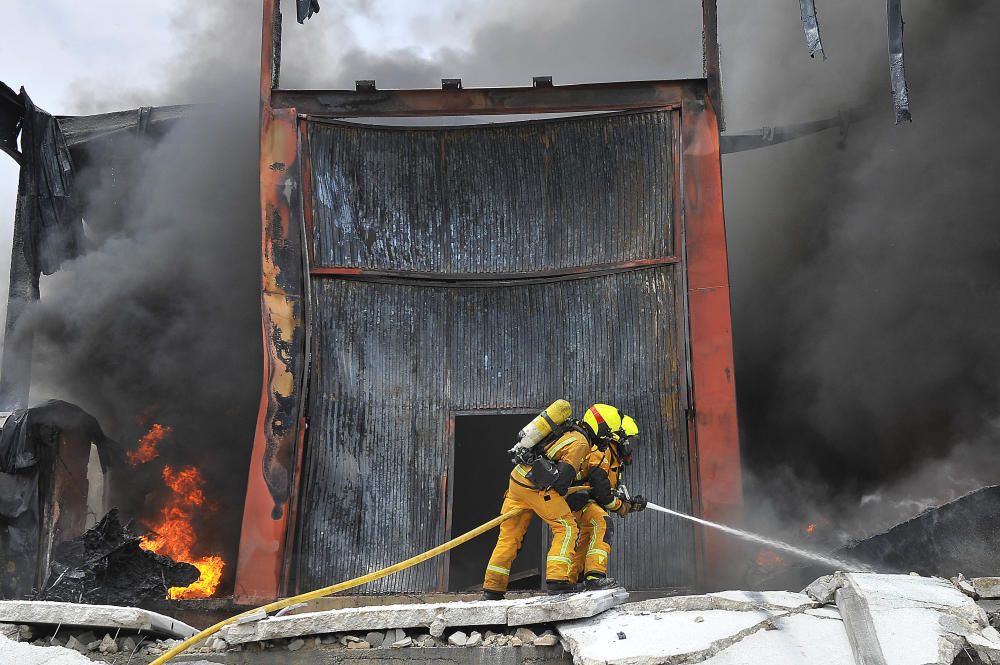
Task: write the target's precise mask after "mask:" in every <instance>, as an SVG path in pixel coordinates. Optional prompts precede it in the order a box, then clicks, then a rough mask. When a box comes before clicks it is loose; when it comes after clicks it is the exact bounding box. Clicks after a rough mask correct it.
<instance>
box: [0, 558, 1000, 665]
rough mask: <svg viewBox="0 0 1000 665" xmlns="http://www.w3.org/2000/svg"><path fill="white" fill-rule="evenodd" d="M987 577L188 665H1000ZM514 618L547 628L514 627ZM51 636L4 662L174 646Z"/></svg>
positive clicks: (566, 605)
mask: <svg viewBox="0 0 1000 665" xmlns="http://www.w3.org/2000/svg"><path fill="white" fill-rule="evenodd" d="M981 579H986V578H973V579H972V580H967V581H966V580H964V579H963V580H959V579H958V578H956V580H955V581H951V582H950V581H948V580H944V579H940V578H933V577H920V576H916V575H884V574H875V573H836V574H834V575H829V576H825V577H822V578H819V579H817V580H816V581H815V582H813V583H812V584H811V585H809V587H808V588H807V589H806V590H804V591H803V592H802V593H792V592H788V591H764V592H748V591H725V592H720V593H709V594H704V595H691V596H673V597H667V598H658V599H652V600H644V601H641V602H632V603H626V602H624V601H625V600H626V598H625V594H624V593H622V592H621V591H620V590H619V592H618V593H614V592H590V593H581V594H571V595H567V596H556V597H544V596H539V597H534V598H523V599H518V600H511V601H499V602H481V601H472V602H449V603H445V602H439V603H427V604H424V605H416V604H411V605H381V606H370V607H359V608H348V609H338V610H330V611H327V612H306V613H303V614H291V615H285V616H282V617H275V618H271V619H262V620H257V621H252V622H250V623H247V624H242V625H238V626H235V627H234V628H238V629H239V631H236V632H234V631H233V630H230V631H224V632H223V633H220V634H218V635H216V636H213V637H212V638H210V639H209V640H207V641H205V642H203V643H202V644H200V645H197V646H196V647H194V648H193V649H191V650H190V652H189V653H188V654H187V656H186V659H185V660H187V661H189V662H190V659H198V658H201V659H204V661H205V662H219V663H235V662H237V661H238V662H240V663H250V664H259V665H268V664H270V663H284V664H287V665H299V664H303V665H304V664H306V663H313V662H317V663H318V662H322V663H328V664H333V663H355V664H360V663H367V662H371V663H375V662H384V661H392V662H397V661H399V662H402V661H411V662H426V661H427V660H428V659H431V660H434V661H435V662H439V663H440V664H441V665H446V664H447V663H456V664H460V665H479V664H480V663H483V664H485V663H512V664H513V663H519V662H532V663H535V664H536V665H556V664H557V663H561V664H564V665H567V664H568V663H570V662H573V663H575V665H598V664H602V665H604V664H607V665H647V664H648V665H652V664H653V663H662V664H666V665H674V664H676V665H681V664H685V665H686V664H689V663H705V664H707V665H746V664H748V663H768V664H769V665H797V664H798V663H810V664H819V665H929V664H940V665H946V664H948V663H952V662H953V661H955V659H956V658H957V657H958V656H960V655H962V654H964V657H965V661H964V662H975V663H984V664H986V665H1000V633H998V632H997V630H996V629H995V627H992V626H991V625H990V623H989V621H990V618H992V617H993V616H994V615H996V613H997V612H1000V600H995V599H990V598H982V599H978V600H977V599H975V598H973V597H972V596H971V595H969V593H968V590H967V589H966V590H965V591H962V590H960V589H959V582H967V583H968V585H969V586H970V587H971V588H973V589H982V590H983V591H986V592H989V591H987V590H988V589H991V588H992V586H990V585H991V583H989V582H980V584H979V585H978V586H977V585H976V582H977V580H981ZM991 579H992V578H991ZM962 586H964V585H962ZM84 607H86V606H80V608H78V609H82V608H84ZM418 608H419V609H418ZM514 608H517V609H518V611H517V612H512V610H513V609H514ZM525 608H528V609H530V612H528V609H525ZM540 608H542V609H540ZM519 612H523V616H537V617H539V620H538V621H535V622H532V623H525V624H522V625H511V624H510V623H509V621H510V618H511V617H512V616H514V617H521V616H522V614H519ZM532 613H533V614H532ZM574 614H575V615H576V616H572V615H574ZM567 615H570V616H571V618H560V617H566V616H567ZM364 618H368V619H370V620H371V621H370V623H368V624H365V623H364V621H363V619H364ZM74 620H75V619H74ZM515 620H516V621H521V620H522V619H521V618H516V619H515ZM393 622H396V623H397V625H389V624H391V623H393ZM465 622H468V623H465ZM55 628H56V627H55V626H50V627H49V629H48V632H46V629H45V628H44V627H42V626H40V625H38V624H33V625H27V624H6V625H5V624H0V662H17V663H25V664H27V665H34V664H35V663H39V664H40V663H43V662H44V663H53V664H55V665H80V664H82V663H87V662H93V661H105V662H112V660H114V659H116V658H123V659H124V660H127V661H129V662H132V663H135V665H141V664H142V663H148V662H149V660H151V659H152V658H155V657H156V656H157V655H159V654H162V653H163V652H165V651H166V650H167V649H169V648H170V647H171V646H173V645H175V644H177V640H176V639H163V640H156V639H151V638H150V637H149V636H144V635H140V634H127V633H126V632H125V631H123V632H120V633H116V632H109V631H105V630H97V629H87V628H86V627H80V626H76V627H73V628H72V629H67V627H66V626H65V625H64V626H63V627H62V629H61V630H55ZM296 631H298V632H296ZM257 638H259V639H257ZM5 649H6V651H5ZM425 649H433V650H434V652H433V653H434V655H433V656H431V655H430V654H429V653H428V652H426V651H424V650H425ZM15 650H16V651H15ZM234 652H239V653H234ZM40 654H41V655H40ZM970 657H971V660H969V658H970ZM57 659H58V660H57ZM234 659H235V660H234ZM115 662H117V661H115Z"/></svg>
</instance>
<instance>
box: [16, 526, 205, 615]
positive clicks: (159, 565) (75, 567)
mask: <svg viewBox="0 0 1000 665" xmlns="http://www.w3.org/2000/svg"><path fill="white" fill-rule="evenodd" d="M129 527H130V525H128V524H122V523H121V520H120V519H119V517H118V511H117V509H112V510H111V511H110V512H109V513H108V514H107V515H105V516H104V518H103V519H101V521H100V522H98V523H97V524H95V525H94V526H93V527H92V528H91V529H90V530H89V531H87V532H86V533H85V534H83V535H82V536H80V537H79V538H74V539H73V540H70V541H67V542H65V543H62V544H60V545H59V547H57V548H56V550H55V552H54V554H53V557H52V563H51V564H50V567H49V576H48V579H47V580H46V582H45V585H44V587H43V588H42V589H41V590H40V591H39V592H38V594H37V595H36V600H53V601H63V602H70V603H87V604H108V605H125V606H134V605H138V604H139V603H141V602H143V601H144V600H148V599H153V598H166V596H167V589H169V588H170V587H184V586H188V585H189V584H191V583H192V582H194V581H196V580H197V579H198V577H199V575H200V573H199V572H198V569H197V568H195V567H194V566H192V565H191V564H188V563H181V562H178V561H174V560H172V559H170V558H168V557H165V556H160V555H158V554H153V553H152V552H147V551H146V550H144V549H142V548H140V547H139V542H140V541H141V537H140V536H137V535H135V534H134V533H132V532H131V530H130V528H129Z"/></svg>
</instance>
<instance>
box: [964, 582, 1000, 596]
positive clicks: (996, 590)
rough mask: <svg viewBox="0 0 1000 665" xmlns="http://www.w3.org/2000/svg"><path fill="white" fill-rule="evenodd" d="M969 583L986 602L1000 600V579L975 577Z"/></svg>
mask: <svg viewBox="0 0 1000 665" xmlns="http://www.w3.org/2000/svg"><path fill="white" fill-rule="evenodd" d="M968 581H969V582H970V583H971V584H972V588H973V589H975V590H976V595H978V596H979V597H980V598H983V599H985V600H993V599H997V598H1000V577H974V578H972V579H971V580H968Z"/></svg>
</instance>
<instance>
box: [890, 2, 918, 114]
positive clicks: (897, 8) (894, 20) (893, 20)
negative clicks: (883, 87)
mask: <svg viewBox="0 0 1000 665" xmlns="http://www.w3.org/2000/svg"><path fill="white" fill-rule="evenodd" d="M886 13H887V17H888V22H889V80H890V81H891V82H892V103H893V106H895V108H896V124H897V125H898V124H899V123H901V122H912V121H913V117H912V116H911V115H910V91H909V88H908V87H907V85H906V67H905V66H904V63H903V9H902V0H888V5H887V8H886Z"/></svg>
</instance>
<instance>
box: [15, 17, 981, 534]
mask: <svg viewBox="0 0 1000 665" xmlns="http://www.w3.org/2000/svg"><path fill="white" fill-rule="evenodd" d="M29 4H30V5H34V6H33V7H29V6H28V5H29ZM147 4H155V5H156V6H145V5H128V6H125V5H124V4H122V3H112V2H108V1H105V2H91V3H87V4H86V6H83V5H80V4H79V3H75V2H71V1H70V0H61V1H59V2H56V1H50V2H46V3H18V4H17V6H15V7H11V8H8V9H7V12H6V19H7V25H9V26H16V28H15V29H12V30H10V31H9V34H10V35H12V38H8V39H6V40H5V43H4V45H3V51H2V52H0V56H2V57H0V79H2V80H4V81H5V82H6V83H8V84H9V85H11V86H12V87H15V89H16V87H17V86H19V85H22V84H23V85H25V86H26V87H27V88H28V90H29V92H30V93H31V94H32V95H33V98H34V100H35V102H36V103H37V104H38V105H39V106H41V107H42V108H45V109H46V110H49V111H50V112H53V113H57V114H59V113H62V114H79V113H90V112H100V111H106V110H115V109H120V108H129V107H134V106H137V105H155V104H165V103H185V102H192V101H211V100H213V99H217V98H218V97H220V96H224V97H232V96H235V97H242V96H244V95H246V96H247V97H252V95H253V94H254V92H255V85H256V76H257V72H256V66H257V62H258V60H257V57H258V56H257V54H258V48H259V34H258V31H259V22H260V19H259V9H258V7H257V6H256V5H257V3H256V2H246V1H245V0H226V1H217V2H212V3H206V2H197V1H195V0H187V1H186V2H178V3H147ZM322 5H323V10H322V11H321V12H320V13H319V14H318V15H317V16H315V17H314V18H313V19H312V20H311V21H309V22H308V23H307V24H306V25H305V26H299V25H297V24H295V23H294V21H293V19H292V16H293V15H294V9H293V8H292V6H291V4H290V3H289V4H288V6H287V7H286V10H285V14H286V24H285V31H284V35H285V42H286V50H285V56H284V60H283V78H282V84H283V86H284V87H351V86H352V85H353V81H354V80H355V79H359V78H375V79H377V80H378V82H379V85H380V86H383V87H421V86H433V85H436V84H437V82H438V80H439V79H440V78H442V77H453V76H460V77H462V78H463V79H464V80H465V82H466V84H467V85H497V84H499V85H504V84H506V85H518V84H525V83H526V82H528V81H530V79H531V76H533V75H542V74H548V75H552V76H554V78H555V81H556V82H557V83H569V82H577V81H600V80H615V79H645V78H675V77H687V76H698V75H699V74H700V69H701V55H700V23H699V15H700V3H699V2H698V1H697V0H631V1H629V2H618V3H610V2H605V1H601V0H551V1H549V2H545V3H538V2H533V1H529V0H510V1H508V2H486V1H485V0H464V1H461V2H459V1H458V0H441V1H439V2H436V3H433V4H431V3H412V2H407V1H406V0H345V1H343V2H335V1H334V0H324V1H323V2H322ZM427 5H431V6H429V7H428V6H427ZM817 5H818V9H819V14H820V23H821V27H822V30H823V38H824V42H825V45H826V49H827V53H828V55H829V60H827V61H822V60H814V59H810V58H809V57H808V55H807V53H806V50H805V45H804V39H803V36H802V31H801V27H800V25H799V17H798V11H797V9H798V8H797V7H795V6H794V3H789V2H787V1H779V0H757V1H756V2H753V3H747V2H741V1H739V0H723V1H722V2H720V24H721V26H720V28H721V42H722V49H723V76H724V92H725V112H726V121H727V125H728V128H729V129H730V130H740V129H751V128H754V127H759V126H761V125H765V124H767V125H780V124H783V123H790V122H798V121H803V120H809V119H814V118H818V117H826V116H830V115H833V114H835V113H836V111H837V110H838V109H843V108H848V107H852V106H856V105H865V106H868V105H875V106H876V107H878V108H880V109H881V112H880V113H878V114H877V115H876V116H874V117H873V118H872V119H870V120H868V121H866V122H864V123H859V124H855V125H854V126H852V127H851V129H850V136H849V138H848V141H847V146H846V148H845V149H838V148H837V147H835V136H833V135H831V134H830V133H827V134H823V135H818V136H815V137H810V138H807V139H802V140H800V141H797V142H795V143H793V144H788V145H784V146H778V147H774V148H768V149H765V150H760V151H756V152H754V153H748V154H741V155H733V156H730V157H727V158H726V159H725V160H724V164H723V167H724V179H725V189H726V219H727V227H728V230H729V250H730V265H731V273H732V283H733V299H734V300H733V305H734V327H735V336H736V339H735V344H736V355H737V365H736V377H737V383H738V386H739V398H740V412H741V425H742V429H743V431H742V442H743V447H744V454H745V456H746V458H747V460H748V463H749V472H748V487H749V492H750V493H749V494H748V506H750V507H751V508H754V510H751V511H749V512H751V513H753V515H756V516H760V515H764V516H766V518H767V520H768V521H771V522H782V523H784V522H787V523H789V524H794V523H796V522H797V521H798V520H800V519H802V518H805V517H807V515H806V513H807V512H814V513H820V514H825V515H826V516H827V517H829V518H830V519H831V520H832V521H834V522H836V523H838V524H839V526H841V527H842V528H843V529H845V530H846V531H848V532H849V533H851V534H854V535H857V534H859V533H861V532H864V531H866V530H871V529H874V528H877V527H878V526H882V525H885V524H888V523H890V522H891V521H892V520H894V519H900V518H904V517H907V516H909V515H911V514H913V513H914V512H916V511H917V510H918V509H919V507H921V506H923V505H926V504H928V503H933V502H935V501H940V500H942V499H945V498H949V497H951V496H954V495H956V494H957V493H961V492H964V491H967V490H969V489H972V488H974V487H976V486H978V485H979V484H982V483H987V482H997V480H998V478H997V474H998V472H1000V464H998V463H997V462H996V461H995V460H996V459H997V456H996V455H994V454H992V453H990V452H989V451H991V450H992V449H995V448H996V432H997V423H998V422H1000V408H998V398H1000V381H998V380H997V376H998V375H1000V351H998V350H997V345H996V344H995V342H994V338H995V332H996V331H997V330H1000V314H998V312H1000V289H998V287H997V284H998V283H1000V282H998V280H1000V261H998V259H1000V225H998V224H997V223H996V220H995V216H996V213H995V211H996V210H997V209H1000V201H998V200H997V199H998V198H1000V195H998V193H997V188H996V186H995V185H994V184H993V180H994V179H995V177H996V173H997V167H998V166H1000V164H998V163H997V162H998V155H1000V151H998V150H997V147H998V146H997V143H998V140H997V139H996V138H995V137H996V135H997V134H996V132H995V130H994V128H993V113H994V109H995V105H994V104H993V98H994V97H995V96H997V94H998V93H996V92H995V89H996V86H995V82H996V81H997V80H1000V79H998V76H997V73H998V72H997V68H998V65H997V63H996V60H995V58H994V57H992V53H990V52H989V49H990V48H991V46H992V44H993V43H994V41H995V39H994V37H993V35H992V27H993V26H995V25H997V24H998V21H997V19H1000V7H998V6H997V5H996V3H991V2H989V1H988V0H967V1H966V2H962V3H941V2H934V1H933V0H910V1H908V2H907V3H905V5H904V17H905V18H906V20H907V32H906V47H907V56H908V60H907V64H908V73H909V77H910V83H911V101H912V105H913V115H914V120H915V121H914V123H913V124H912V125H906V126H900V127H896V126H894V125H893V114H892V111H891V108H890V105H889V81H888V72H887V64H886V55H885V49H886V46H885V16H884V6H882V5H880V3H872V2H868V1H865V0H817ZM220 93H225V94H220ZM15 187H16V171H15V169H14V168H13V165H12V164H11V163H9V160H5V159H4V160H0V229H5V230H2V231H0V255H3V256H6V255H7V249H6V244H7V243H9V237H10V220H11V219H12V217H13V210H14V203H13V195H14V191H15ZM789 490H792V491H793V492H794V496H796V500H795V501H793V502H788V503H787V504H786V503H781V502H780V501H776V500H775V501H771V500H769V499H768V498H769V497H781V496H789V495H790V492H789ZM648 493H649V494H650V495H651V496H654V497H655V495H656V490H655V488H649V490H648ZM770 526H771V527H772V528H773V526H774V525H773V524H771V525H770Z"/></svg>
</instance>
